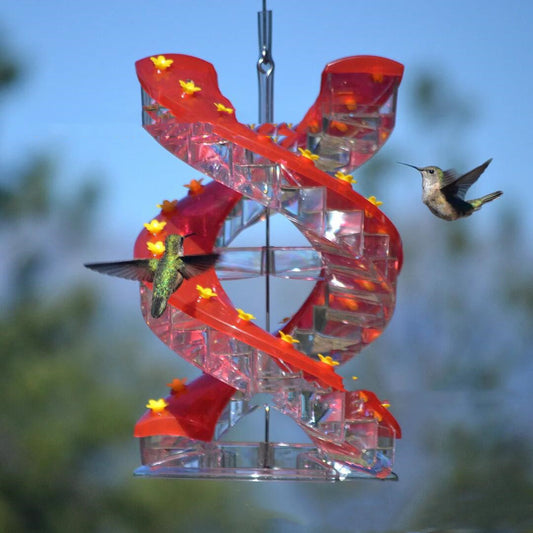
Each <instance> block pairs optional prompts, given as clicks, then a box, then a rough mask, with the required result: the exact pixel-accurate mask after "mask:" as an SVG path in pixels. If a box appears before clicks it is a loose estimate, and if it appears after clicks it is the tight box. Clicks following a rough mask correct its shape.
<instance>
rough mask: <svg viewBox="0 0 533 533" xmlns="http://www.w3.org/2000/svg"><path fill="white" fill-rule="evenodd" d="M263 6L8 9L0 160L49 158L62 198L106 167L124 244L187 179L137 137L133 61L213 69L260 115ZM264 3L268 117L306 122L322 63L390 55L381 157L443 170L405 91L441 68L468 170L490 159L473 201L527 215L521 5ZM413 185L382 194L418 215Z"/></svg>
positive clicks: (241, 113)
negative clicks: (391, 99)
mask: <svg viewBox="0 0 533 533" xmlns="http://www.w3.org/2000/svg"><path fill="white" fill-rule="evenodd" d="M260 7H261V2H260V1H259V0H258V1H251V0H246V1H245V0H240V1H232V2H223V3H222V2H216V1H214V0H211V1H210V0H194V1H192V0H191V1H188V2H186V1H180V0H174V1H172V2H169V1H158V2H147V1H142V2H141V1H138V0H130V1H127V2H125V1H114V2H107V3H105V4H104V3H103V2H98V1H96V2H95V1H91V2H89V1H86V0H79V1H77V2H70V1H60V0H55V1H53V0H52V1H49V2H35V1H26V0H19V1H17V2H9V3H4V5H3V7H2V9H1V10H0V27H1V28H2V33H3V36H4V41H5V43H6V44H7V45H9V47H10V49H11V51H12V53H13V55H14V56H15V57H16V58H17V59H18V60H19V61H20V64H21V67H22V70H23V74H24V76H23V78H24V79H23V83H22V84H20V85H19V86H18V87H17V89H16V92H12V93H11V94H10V95H9V97H8V99H7V104H4V107H3V110H2V111H3V126H4V127H3V130H2V132H1V139H2V143H3V146H4V154H8V158H9V160H10V161H20V160H21V159H23V158H24V157H25V154H27V153H28V154H31V153H34V152H36V151H39V150H49V151H51V152H52V153H54V154H55V155H56V156H57V165H58V171H59V176H60V183H61V185H62V187H64V188H66V189H67V190H68V189H69V188H75V187H76V186H78V184H79V180H80V178H81V177H82V176H83V175H84V174H86V173H87V172H95V173H101V175H102V176H103V181H104V183H105V186H106V188H107V195H106V201H105V204H104V209H105V212H106V219H107V223H108V224H111V226H112V227H113V228H115V229H116V230H117V231H118V232H119V233H120V234H121V235H122V236H123V238H124V241H123V243H124V248H123V249H124V250H129V249H131V248H130V247H131V245H132V243H133V240H134V238H135V236H136V235H137V233H138V231H139V228H140V227H141V225H142V223H143V222H144V221H145V219H147V218H149V217H151V216H152V215H153V214H154V213H155V211H156V209H155V204H157V203H158V202H159V201H160V200H161V199H162V198H166V197H170V196H172V197H181V196H182V195H183V194H184V193H185V192H186V191H185V189H182V188H181V185H182V184H184V183H187V182H188V181H189V180H190V179H191V177H193V176H194V173H193V172H192V171H191V170H190V169H189V168H187V167H186V166H185V165H184V164H182V163H181V162H180V161H178V160H176V159H175V158H173V157H172V156H171V155H170V154H169V153H167V152H166V151H165V150H164V149H162V148H161V147H160V146H159V145H158V144H157V143H156V142H155V141H154V140H153V139H151V138H150V136H149V135H148V134H147V133H146V132H144V131H143V129H142V127H141V125H140V96H139V84H138V82H137V79H136V76H135V71H134V62H135V61H136V60H137V59H140V58H142V57H145V56H147V55H153V54H156V53H167V52H175V53H186V54H191V55H196V56H198V57H201V58H203V59H205V60H208V61H210V62H212V63H213V64H214V65H215V68H216V69H217V71H218V74H219V81H220V85H221V88H222V91H223V93H224V94H225V95H226V96H227V97H228V98H229V99H230V100H231V101H232V102H233V104H234V106H235V108H236V110H237V117H238V118H239V119H240V120H241V121H242V122H247V123H249V122H256V121H257V80H256V71H255V63H256V60H257V55H258V45H257V27H256V13H257V11H259V10H260ZM268 8H269V9H272V10H273V15H274V32H273V55H274V60H275V62H276V77H275V120H276V121H287V122H297V121H298V120H299V119H300V118H301V117H302V116H303V115H304V113H305V111H306V110H307V108H308V107H309V105H311V103H312V102H313V101H314V99H315V97H316V94H317V92H318V85H319V79H320V73H321V71H322V69H323V67H324V66H325V64H326V63H328V62H329V61H331V60H334V59H337V58H339V57H344V56H348V55H357V54H374V55H383V56H386V57H390V58H392V59H395V60H398V61H400V62H402V63H403V64H404V65H405V67H406V70H405V77H404V81H403V84H402V87H401V89H400V98H399V106H398V116H397V127H396V130H395V132H394V134H393V135H392V138H391V140H390V141H389V144H387V145H386V146H385V147H384V148H383V151H385V150H389V149H390V150H393V149H394V147H397V148H396V150H397V151H398V147H401V148H402V152H401V153H402V159H403V160H406V161H409V162H413V163H415V164H420V165H424V164H438V165H440V166H443V167H446V166H448V165H450V162H448V161H446V160H445V158H444V157H443V155H442V150H441V151H439V149H438V148H439V147H438V146H435V144H434V143H432V142H431V139H432V134H431V132H428V131H422V130H421V129H420V125H418V124H414V123H412V121H410V120H409V116H406V114H405V107H406V104H405V100H404V98H406V95H408V94H409V89H410V87H412V84H413V81H414V78H415V77H416V75H417V73H418V72H419V71H420V70H421V69H425V70H436V71H438V72H439V73H441V74H443V75H444V76H445V77H446V78H447V79H449V80H450V83H451V84H452V86H455V87H460V89H461V93H462V94H463V95H466V97H467V98H470V99H471V100H472V107H473V109H475V110H477V111H478V114H479V117H480V118H479V119H478V120H477V121H476V123H475V127H474V128H473V129H472V130H471V136H470V137H469V138H468V147H467V153H468V155H469V157H471V158H472V160H471V162H469V168H472V167H473V166H476V165H478V164H479V163H480V162H482V161H484V160H486V159H487V158H488V157H493V158H494V161H493V163H492V165H491V167H490V168H489V170H488V171H487V172H486V173H485V174H484V176H483V179H482V181H481V180H480V184H481V183H483V186H482V187H481V186H480V185H478V186H479V189H478V190H479V192H483V193H485V192H490V191H492V190H496V189H500V188H501V189H503V190H504V191H505V192H506V195H505V196H504V197H503V200H498V202H503V201H505V202H511V203H515V202H516V203H517V204H518V205H521V206H522V207H525V203H526V201H531V200H532V199H531V194H530V193H529V191H527V189H528V185H529V183H528V181H526V180H528V172H527V169H526V167H525V164H524V161H523V159H524V156H525V155H526V154H528V153H529V151H530V147H531V134H530V131H529V128H530V124H531V123H532V122H533V121H532V119H533V105H532V103H531V93H530V91H531V86H532V81H533V80H532V73H531V72H532V70H533V69H532V67H533V59H532V56H531V53H530V50H531V49H532V48H533V32H531V21H532V20H533V7H532V5H531V4H530V3H526V2H503V1H499V0H498V1H492V2H482V1H472V0H465V1H456V0H453V1H448V2H438V3H436V2H426V1H420V0H412V1H409V2H402V3H400V2H394V1H373V2H366V3H364V2H357V1H353V0H352V1H342V0H340V1H336V2H333V3H324V2H318V1H315V0H309V1H306V2H296V1H282V0H270V1H269V2H268ZM434 137H435V138H437V137H438V135H437V133H436V134H435V136H434ZM395 153H397V152H395ZM437 157H438V160H435V158H437ZM462 170H466V168H465V169H462ZM406 172H407V174H406ZM519 176H521V178H520V177H519ZM410 178H411V174H409V172H408V171H407V169H405V168H402V167H397V168H396V167H395V168H392V169H391V170H390V180H391V186H393V185H394V182H396V185H397V183H398V182H400V183H403V181H404V180H405V183H406V184H408V188H407V189H406V190H405V191H404V193H405V195H406V199H407V201H408V202H409V203H410V204H411V205H412V206H413V209H421V210H422V209H425V207H423V206H422V205H421V204H420V201H419V198H420V190H419V187H420V183H419V180H418V179H416V180H415V179H412V180H411V179H410ZM387 179H389V177H387ZM524 190H526V191H527V192H526V193H525V195H524ZM493 205H495V204H493ZM493 205H491V208H492V207H493ZM384 210H385V212H387V206H384ZM424 214H425V213H424ZM495 214H496V210H493V213H492V216H495ZM484 216H485V219H486V220H489V219H490V218H491V214H488V213H485V214H484Z"/></svg>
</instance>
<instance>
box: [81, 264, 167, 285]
mask: <svg viewBox="0 0 533 533" xmlns="http://www.w3.org/2000/svg"><path fill="white" fill-rule="evenodd" d="M158 261H159V260H158V259H133V260H131V261H115V262H113V263H87V264H85V265H84V266H85V267H87V268H89V269H91V270H95V271H96V272H100V273H101V274H107V275H109V276H117V277H118V278H124V279H131V280H137V281H153V279H154V273H155V270H156V268H157V262H158Z"/></svg>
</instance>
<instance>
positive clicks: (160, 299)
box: [85, 234, 219, 318]
mask: <svg viewBox="0 0 533 533" xmlns="http://www.w3.org/2000/svg"><path fill="white" fill-rule="evenodd" d="M185 237H188V235H185ZM185 237H184V236H182V235H175V234H173V235H168V236H167V238H166V239H165V252H164V253H163V256H162V257H161V258H160V259H158V258H153V259H132V260H131V261H117V262H113V263H88V264H86V265H85V266H86V267H87V268H90V269H91V270H95V271H97V272H101V273H102V274H109V275H110V276H117V277H119V278H124V279H132V280H137V281H149V282H153V291H152V309H151V315H152V316H153V317H154V318H159V317H160V316H161V315H162V314H163V312H164V311H165V309H166V307H167V302H168V299H169V298H170V296H171V295H172V293H174V292H175V291H177V290H178V289H179V287H180V285H181V284H182V283H183V280H184V279H190V278H192V277H193V276H196V275H198V274H200V273H202V272H204V271H205V270H208V269H209V268H210V267H212V266H213V265H214V264H215V262H216V260H217V259H218V256H219V254H202V255H183V241H184V239H185Z"/></svg>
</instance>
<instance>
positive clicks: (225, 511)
mask: <svg viewBox="0 0 533 533" xmlns="http://www.w3.org/2000/svg"><path fill="white" fill-rule="evenodd" d="M0 57H2V60H1V62H0V92H4V93H6V91H5V89H6V88H7V87H8V85H11V84H15V82H16V69H15V68H14V66H13V65H12V64H11V63H10V62H9V61H8V60H7V55H6V54H0ZM0 172H1V175H0V222H1V226H0V238H1V240H2V243H3V247H2V248H3V250H4V254H3V255H4V262H3V263H4V264H3V266H2V268H3V274H4V280H3V286H2V293H3V294H2V298H3V307H2V311H1V312H0V354H1V357H0V391H1V392H0V397H1V398H2V415H1V425H0V431H1V435H2V436H1V439H0V456H1V458H2V460H1V461H0V531H6V532H7V531H9V532H19V531H20V532H22V531H24V532H28V531H35V532H37V531H38V532H40V533H43V532H62V531H65V532H67V531H68V532H71V531H80V532H84V531H91V532H94V531H113V532H127V531H174V530H180V531H214V532H224V531H239V530H246V531H263V530H264V527H266V526H265V525H264V524H266V523H267V521H268V520H270V518H271V517H270V516H267V514H266V513H262V512H261V510H258V509H257V508H253V507H251V506H250V505H248V506H246V505H245V506H243V500H244V501H246V495H245V494H243V495H242V498H241V499H240V501H239V500H232V499H231V495H230V493H228V491H227V487H228V485H227V484H221V483H210V482H202V483H195V482H167V481H165V480H138V479H134V478H133V477H132V476H131V469H132V466H133V465H136V464H138V459H137V457H136V455H137V443H136V442H135V441H134V439H133V438H131V437H130V435H131V430H132V425H133V423H134V422H135V418H136V417H137V416H139V415H140V414H141V412H142V411H141V410H142V404H141V403H140V402H141V401H142V400H141V399H140V398H143V399H144V397H140V396H139V394H140V392H139V391H141V390H143V383H144V384H146V382H147V381H148V382H150V381H154V380H153V377H154V376H151V375H150V372H147V369H146V364H144V365H143V362H142V355H143V350H142V343H140V342H139V340H138V338H137V337H136V332H135V331H131V330H130V331H127V332H123V333H124V335H122V336H121V335H117V332H116V328H113V326H111V325H109V326H105V325H104V326H102V322H101V321H98V320H97V314H98V312H99V297H98V296H97V292H96V291H95V290H94V287H89V286H84V285H82V284H80V283H79V282H76V281H74V282H70V281H69V282H66V283H65V282H64V280H63V279H58V277H62V276H65V279H68V276H67V272H66V271H65V269H64V263H65V262H68V261H67V255H68V254H67V251H66V249H65V248H68V251H69V252H70V253H71V254H75V252H76V250H77V251H78V252H79V251H80V249H81V248H82V247H83V246H84V245H86V243H87V241H88V240H90V235H89V234H88V231H87V224H86V223H85V221H87V220H89V219H90V215H91V212H92V210H93V207H94V204H95V201H96V199H97V196H98V195H97V191H96V189H95V187H94V185H93V184H92V183H87V185H86V186H85V187H82V189H81V190H80V192H79V194H77V195H76V197H69V198H60V197H58V195H57V193H56V191H55V190H54V165H53V163H52V161H51V160H50V159H49V158H48V157H46V156H36V157H33V158H29V160H27V162H26V163H25V164H24V165H23V166H22V167H21V168H9V169H8V168H7V167H6V165H5V164H4V165H3V167H2V168H1V169H0ZM65 243H67V245H68V246H65ZM79 268H80V270H81V269H82V268H83V267H82V265H81V264H79ZM102 328H104V329H102ZM112 328H113V329H115V331H113V330H112ZM144 386H145V385H144ZM252 514H253V516H252ZM252 522H253V523H254V524H255V525H254V527H253V528H249V526H248V524H250V523H252Z"/></svg>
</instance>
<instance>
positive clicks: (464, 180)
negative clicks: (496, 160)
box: [441, 158, 492, 200]
mask: <svg viewBox="0 0 533 533" xmlns="http://www.w3.org/2000/svg"><path fill="white" fill-rule="evenodd" d="M491 161H492V158H491V159H489V160H488V161H485V162H484V163H483V164H482V165H479V166H478V167H476V168H474V169H473V170H471V171H470V172H467V173H466V174H464V175H462V176H461V177H460V178H458V179H456V180H455V181H452V182H451V183H449V184H448V185H446V186H444V187H441V191H442V192H443V193H444V194H445V195H446V196H448V197H450V196H457V197H459V198H461V199H462V200H464V198H465V194H466V191H468V189H469V188H470V187H471V186H472V184H473V183H475V182H476V181H477V179H478V178H479V176H481V174H483V172H484V170H485V169H486V168H487V167H488V166H489V164H490V162H491ZM445 174H446V173H445Z"/></svg>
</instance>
